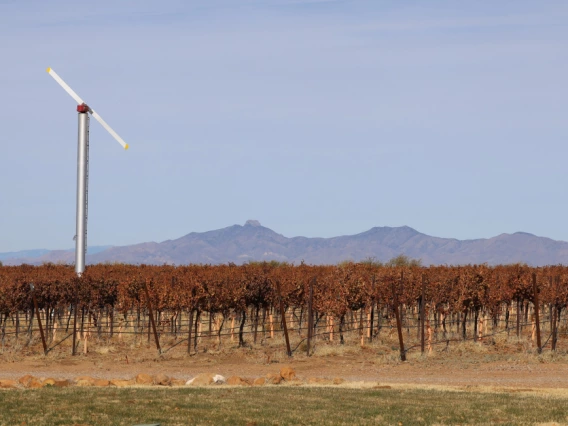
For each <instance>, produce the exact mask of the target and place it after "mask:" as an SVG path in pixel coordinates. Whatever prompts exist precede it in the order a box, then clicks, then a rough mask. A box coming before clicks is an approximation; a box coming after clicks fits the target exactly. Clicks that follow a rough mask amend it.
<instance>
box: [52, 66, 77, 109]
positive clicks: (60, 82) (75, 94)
mask: <svg viewBox="0 0 568 426" xmlns="http://www.w3.org/2000/svg"><path fill="white" fill-rule="evenodd" d="M47 72H48V74H49V75H50V76H52V77H53V79H54V80H55V81H57V82H58V83H59V85H60V86H61V87H63V90H65V91H66V92H67V93H69V95H70V96H71V97H72V98H73V99H75V102H77V104H79V105H81V104H84V103H85V102H83V99H81V98H80V97H79V95H78V94H77V93H75V92H74V91H73V89H71V88H70V87H69V86H68V85H67V83H65V82H64V81H63V80H62V79H61V77H59V76H58V75H57V73H56V72H55V71H53V70H52V69H51V68H48V69H47Z"/></svg>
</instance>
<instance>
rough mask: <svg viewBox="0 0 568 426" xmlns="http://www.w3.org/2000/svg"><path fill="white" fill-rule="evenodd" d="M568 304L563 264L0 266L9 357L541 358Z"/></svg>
mask: <svg viewBox="0 0 568 426" xmlns="http://www.w3.org/2000/svg"><path fill="white" fill-rule="evenodd" d="M567 304H568V268H566V267H563V266H550V267H543V268H530V267H528V266H526V265H520V264H519V265H507V266H496V267H489V266H486V265H470V266H460V267H448V266H438V267H427V268H425V267H420V266H398V267H392V266H379V265H375V264H373V263H347V264H342V265H338V266H308V265H304V264H302V265H299V266H292V265H288V264H279V263H251V264H245V265H241V266H237V265H233V264H229V265H219V266H209V265H192V266H179V267H174V266H145V265H142V266H132V265H124V264H101V265H95V266H90V267H88V268H87V270H86V272H85V273H84V274H83V276H82V277H81V278H78V277H76V276H75V273H74V270H73V267H71V266H66V265H53V264H46V265H43V266H37V267H36V266H29V265H21V266H4V267H0V333H1V343H2V351H5V350H7V349H10V348H12V349H14V348H19V349H20V350H22V351H25V350H26V348H29V347H31V346H33V343H34V342H36V343H37V342H38V341H39V339H41V342H42V345H43V351H44V353H45V354H48V353H49V352H50V351H52V350H54V348H59V350H61V348H63V347H67V348H68V349H67V350H69V352H72V353H73V354H76V353H78V352H80V351H82V352H84V353H87V352H88V350H89V348H90V347H92V345H97V344H98V343H100V342H106V343H108V342H109V341H114V340H117V341H121V340H122V339H126V338H130V339H135V340H136V339H138V341H140V342H142V341H143V340H147V342H151V344H152V345H155V346H156V349H157V350H158V351H159V352H161V353H162V352H166V351H170V350H174V351H187V352H188V353H190V354H191V353H196V352H199V351H200V348H201V345H202V344H208V345H210V344H213V345H217V347H219V348H220V347H222V346H223V345H233V346H236V347H238V346H240V347H247V346H254V345H264V344H266V342H268V341H269V339H273V340H272V341H273V342H274V341H276V340H275V339H280V340H278V341H282V345H285V347H283V350H285V351H286V353H287V354H288V355H289V356H291V355H293V354H294V353H297V352H298V351H302V352H304V353H306V354H307V355H312V354H314V353H317V349H318V346H317V345H318V344H320V343H322V342H325V343H326V344H333V345H342V344H345V343H346V342H350V343H353V342H356V343H357V344H360V345H361V346H364V345H366V344H369V343H370V342H372V341H373V339H379V338H388V337H391V338H392V340H393V342H396V345H395V346H394V349H393V351H394V353H397V354H398V356H400V358H401V359H402V360H404V359H405V358H406V354H407V353H408V352H409V351H422V352H431V351H433V350H437V348H439V349H440V350H443V349H444V347H446V346H447V345H449V344H450V342H452V341H463V340H472V341H477V342H479V343H480V344H484V343H485V344H490V343H491V341H492V339H494V338H495V336H497V335H505V336H511V337H516V338H518V339H526V340H527V341H529V342H531V348H533V349H534V351H535V352H539V353H540V352H541V351H543V350H552V351H555V350H557V349H558V347H559V344H560V343H561V342H562V339H560V338H561V337H562V336H565V335H566V330H567V320H566V315H564V312H565V309H564V308H565V307H566V306H567ZM166 343H167V344H166ZM65 345H67V346H65ZM69 348H70V349H69Z"/></svg>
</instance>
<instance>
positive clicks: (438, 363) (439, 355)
mask: <svg viewBox="0 0 568 426" xmlns="http://www.w3.org/2000/svg"><path fill="white" fill-rule="evenodd" d="M282 343H283V342H271V345H258V346H256V347H254V348H253V347H249V348H238V347H236V346H234V345H233V346H231V345H226V346H225V347H223V348H222V349H221V350H219V349H218V348H216V347H215V345H214V344H211V345H209V347H208V346H207V345H205V344H204V345H202V346H201V350H200V352H199V353H197V354H192V355H187V353H186V352H185V349H184V347H183V345H179V346H177V347H175V348H173V349H171V350H169V351H167V352H165V353H164V354H162V355H158V353H157V351H156V349H155V347H153V346H152V345H151V344H146V343H144V344H138V345H133V344H126V343H123V344H121V345H116V343H113V344H112V345H109V344H106V345H105V344H103V343H98V344H96V345H93V346H92V348H91V349H90V350H89V353H87V354H86V355H85V354H83V353H80V354H79V355H77V356H71V354H70V352H71V350H70V347H68V346H67V347H66V346H63V345H62V346H60V347H58V348H57V349H56V350H54V351H52V352H50V353H49V354H48V355H47V356H44V355H42V354H41V350H40V349H41V346H37V345H35V346H34V347H33V348H26V349H25V350H16V349H17V348H13V349H12V350H9V349H8V350H5V351H4V352H3V353H2V354H0V379H17V378H19V377H21V376H23V375H26V374H31V375H34V376H36V377H53V378H57V379H72V378H75V377H77V376H81V375H89V376H92V377H95V378H105V379H113V378H122V379H128V378H132V377H134V376H135V375H137V374H138V373H146V374H151V375H156V374H160V373H163V374H166V375H168V376H170V377H176V378H179V379H190V378H192V377H194V376H195V375H197V374H199V373H214V374H221V375H223V376H226V377H229V376H232V375H237V376H241V377H260V376H264V375H266V374H267V373H275V372H278V371H279V370H280V368H282V367H283V366H291V367H292V368H294V369H295V370H296V374H297V376H298V377H299V378H301V379H308V378H311V377H321V378H336V377H339V378H343V379H345V381H346V382H353V383H355V382H357V383H359V382H366V383H369V384H371V383H372V384H375V385H376V384H377V383H379V384H381V385H382V384H385V385H386V384H394V385H403V384H407V385H418V386H428V385H433V386H456V387H472V388H475V387H492V388H512V389H519V390H521V389H532V388H539V389H544V388H550V389H559V390H560V389H567V390H568V353H565V352H557V353H552V352H550V351H545V352H544V353H543V354H542V355H538V354H536V353H535V351H534V350H531V349H530V348H526V347H522V346H521V345H520V344H519V343H518V342H517V343H515V342H513V343H510V342H507V343H499V342H497V344H495V342H493V343H492V344H486V345H479V344H476V343H461V344H455V345H452V346H451V347H450V348H446V349H445V350H434V351H433V352H432V353H430V354H427V355H424V356H422V355H420V352H419V351H417V350H413V351H412V352H409V354H408V361H406V362H400V360H399V359H398V353H397V351H395V350H393V347H392V344H391V342H377V343H373V344H370V345H367V346H365V347H363V348H361V347H359V346H358V345H356V344H351V345H344V346H340V345H337V344H335V345H326V344H325V343H320V344H319V345H318V346H317V347H316V350H315V352H314V354H313V355H312V356H310V357H307V356H306V354H305V352H300V350H298V351H296V352H295V353H294V356H293V357H292V358H288V357H287V356H286V353H285V352H284V351H283V345H282ZM164 346H166V345H164ZM80 349H81V348H80Z"/></svg>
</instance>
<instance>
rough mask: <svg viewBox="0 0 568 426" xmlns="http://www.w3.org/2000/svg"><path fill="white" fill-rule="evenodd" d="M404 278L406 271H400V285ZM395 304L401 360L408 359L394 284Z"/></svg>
mask: <svg viewBox="0 0 568 426" xmlns="http://www.w3.org/2000/svg"><path fill="white" fill-rule="evenodd" d="M403 279H404V272H403V271H400V285H401V287H402V280H403ZM392 295H393V304H394V316H395V318H396V330H397V332H398V343H399V344H400V360H401V361H406V352H405V350H404V340H403V339H402V321H401V318H400V310H399V306H398V295H397V293H396V289H395V287H394V285H393V288H392Z"/></svg>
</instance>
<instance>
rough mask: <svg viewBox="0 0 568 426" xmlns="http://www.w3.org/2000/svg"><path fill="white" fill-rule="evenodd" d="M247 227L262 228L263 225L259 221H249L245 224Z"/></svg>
mask: <svg viewBox="0 0 568 426" xmlns="http://www.w3.org/2000/svg"><path fill="white" fill-rule="evenodd" d="M245 226H255V227H259V226H262V225H261V224H260V222H259V221H258V220H254V219H249V220H247V221H246V222H245Z"/></svg>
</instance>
